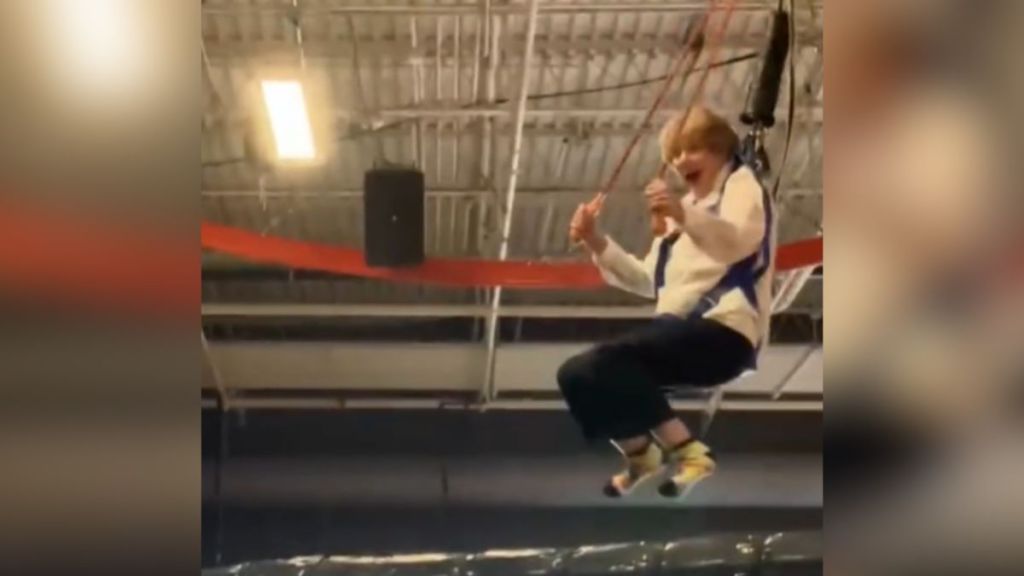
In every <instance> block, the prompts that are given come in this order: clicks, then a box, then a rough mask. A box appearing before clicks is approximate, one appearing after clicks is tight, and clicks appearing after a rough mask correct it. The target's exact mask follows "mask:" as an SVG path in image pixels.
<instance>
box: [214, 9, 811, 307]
mask: <svg viewBox="0 0 1024 576" xmlns="http://www.w3.org/2000/svg"><path fill="white" fill-rule="evenodd" d="M775 6H776V2H750V1H739V2H737V7H736V13H735V14H734V15H733V17H732V19H731V21H730V24H729V27H728V29H727V30H726V32H725V35H724V41H723V43H722V46H721V48H720V49H719V50H717V51H716V53H715V54H713V55H711V56H709V54H708V51H705V54H704V56H703V57H702V61H701V63H700V64H702V65H709V64H710V65H711V66H712V70H711V71H710V75H709V76H708V79H707V85H706V87H705V89H704V93H703V96H702V98H701V101H702V103H703V104H705V105H708V106H710V107H711V108H713V109H715V110H717V111H719V112H720V113H722V114H724V115H726V116H727V117H728V118H730V119H731V120H734V121H737V122H736V125H737V128H740V129H742V126H740V125H739V123H738V118H739V115H740V112H741V111H742V110H743V108H744V104H745V101H746V98H747V94H748V91H749V89H750V86H751V84H752V81H753V79H754V78H755V76H756V75H757V73H758V71H759V67H760V59H759V53H760V52H762V51H763V50H764V47H765V44H766V41H767V34H768V29H769V26H770V17H771V11H772V10H773V9H774V8H775ZM705 9H706V3H705V2H697V1H692V0H691V1H660V2H650V1H646V2H643V1H626V0H620V1H617V2H608V1H606V0H594V1H566V0H555V1H549V2H541V5H540V11H539V16H538V19H537V21H536V30H535V35H534V38H533V52H532V57H531V58H530V59H529V60H530V65H529V66H528V67H524V63H525V60H526V59H525V49H526V47H527V44H528V38H527V33H528V26H527V24H528V13H527V12H528V5H527V3H526V2H522V1H500V0H492V1H490V2H487V1H484V0H481V1H478V2H467V1H465V0H461V1H460V0H455V1H437V0H433V1H431V0H422V1H419V2H396V1H390V2H385V1H373V0H361V1H359V2H340V1H333V2H332V1H317V0H304V1H298V2H292V1H291V0H276V1H256V0H252V1H250V0H208V1H206V2H204V3H203V38H202V43H203V56H204V58H203V75H204V85H205V104H204V110H203V117H202V123H203V150H202V159H203V165H204V169H203V180H202V197H203V211H204V217H205V218H206V219H207V220H210V221H214V222H219V223H224V224H228V225H231V226H237V227H240V228H245V229H248V230H253V231H256V232H259V233H263V234H268V235H276V236H283V237H287V238H294V239H301V240H308V241H314V242H322V243H329V244H337V245H343V246H349V247H356V248H358V247H361V245H362V241H363V215H362V182H363V174H364V172H365V171H366V170H367V169H369V168H371V167H373V166H374V165H375V164H378V165H379V164H383V163H394V164H404V165H415V166H417V167H418V168H419V169H421V170H422V171H423V172H424V174H425V176H426V182H427V205H426V206H427V215H426V216H427V219H426V247H427V253H428V256H429V257H456V258H470V257H473V258H495V257H497V255H498V246H499V243H500V237H499V236H500V219H501V217H502V214H501V210H502V206H504V204H505V201H506V198H507V195H508V194H514V202H513V206H514V208H513V217H512V228H511V236H510V239H509V257H510V258H513V259H530V260H537V261H565V260H573V259H580V258H582V255H581V254H580V253H578V252H574V251H572V250H571V249H570V247H569V245H568V241H567V237H566V228H567V226H568V222H569V218H570V216H571V215H572V212H573V210H574V209H575V207H576V205H577V204H578V203H579V202H581V201H583V200H586V199H589V198H590V197H592V195H593V194H594V193H595V191H596V190H598V189H599V188H600V187H601V186H602V184H603V183H604V182H605V181H606V180H607V179H608V177H609V175H610V173H611V171H612V169H613V166H614V164H615V162H616V161H617V160H618V158H619V157H620V156H621V155H622V153H623V151H624V149H625V148H626V146H627V143H628V142H629V140H630V139H631V138H632V137H633V135H634V134H635V133H636V132H637V131H638V130H643V137H642V139H641V141H640V143H639V146H638V148H637V149H636V151H635V152H634V153H633V154H632V156H631V157H630V159H629V161H628V163H627V164H626V166H625V170H624V173H623V176H622V177H621V178H620V180H619V182H618V184H617V186H616V190H615V191H613V193H612V196H611V200H610V201H609V209H608V210H606V216H605V218H604V226H605V227H606V229H607V230H608V231H609V232H610V233H611V234H612V235H614V236H615V237H616V238H618V239H620V240H621V241H622V243H623V244H624V245H626V246H627V247H629V248H631V249H633V250H634V251H642V250H644V249H645V248H646V244H647V242H648V241H649V230H648V228H647V226H648V221H647V218H646V216H645V212H644V208H643V205H642V200H641V196H640V190H641V189H642V188H643V186H644V184H645V183H646V182H647V181H648V180H650V179H651V178H652V177H653V176H654V174H655V172H656V171H657V168H658V161H659V158H658V149H657V142H656V137H655V136H656V130H657V127H658V125H660V123H661V121H663V120H664V119H665V118H667V116H668V115H670V114H672V113H673V112H675V111H677V110H679V109H680V107H681V106H682V105H683V104H685V103H687V102H689V101H690V100H691V96H692V91H693V90H694V87H695V85H696V82H690V83H688V84H687V85H686V87H685V88H684V89H683V90H678V89H674V90H673V91H672V92H670V94H669V97H668V99H667V101H666V103H665V104H664V106H663V109H662V111H661V112H660V113H659V114H658V116H656V119H655V123H654V125H652V126H647V127H643V126H641V123H642V120H643V116H644V114H645V112H646V111H647V109H648V108H649V107H650V105H651V103H652V102H653V100H654V98H655V94H656V91H657V90H658V89H660V87H661V80H662V79H663V78H664V76H665V75H666V74H667V72H668V69H669V67H670V65H671V64H672V61H673V59H674V58H676V57H677V56H678V54H679V50H680V48H679V47H680V43H681V40H682V37H683V35H684V33H685V30H686V27H687V25H688V23H689V22H690V21H691V19H693V18H697V17H700V16H701V15H702V13H703V11H704V10H705ZM793 16H794V21H795V27H796V31H797V34H796V51H795V53H794V54H793V55H792V56H793V57H794V61H793V62H794V65H795V80H796V82H795V86H796V91H795V94H794V95H793V100H794V104H795V113H794V114H793V117H792V119H790V117H789V114H788V107H789V100H790V94H789V91H788V89H787V87H788V85H789V80H788V72H787V76H786V77H784V79H783V87H784V88H783V91H782V94H781V97H780V102H779V109H778V112H777V114H776V117H777V119H778V124H777V125H776V127H775V128H774V129H773V130H772V131H771V132H770V134H769V135H768V139H767V148H768V152H769V155H770V158H771V160H772V164H773V167H774V168H776V169H777V168H778V167H779V166H778V165H779V164H780V163H781V158H782V150H783V148H784V144H785V136H786V130H787V128H788V126H789V122H790V121H792V127H793V131H794V133H793V139H792V143H791V147H790V153H789V158H788V161H787V162H786V164H785V166H784V167H783V168H782V185H781V188H780V195H779V205H780V209H779V213H780V237H779V240H780V242H783V243H784V242H787V241H791V240H797V239H801V238H806V237H809V236H813V235H815V234H818V233H819V232H820V227H821V188H822V184H821V182H822V179H821V165H822V155H821V153H822V143H821V133H822V130H821V126H822V121H823V114H822V95H823V90H822V32H821V30H822V16H821V3H820V2H803V1H800V0H794V2H793ZM709 58H711V60H713V61H708V59H709ZM280 78H290V79H301V81H302V83H303V85H304V86H305V87H306V92H307V99H308V102H309V107H310V113H311V115H312V116H313V118H314V124H313V130H314V132H315V133H316V138H317V142H318V143H319V144H320V146H319V150H318V154H319V155H320V156H321V158H320V162H319V163H317V164H314V165H311V166H302V167H286V166H282V165H279V164H277V163H275V162H274V161H272V160H268V158H269V157H270V156H269V155H267V154H265V153H264V152H263V150H265V149H266V142H264V141H262V140H261V138H260V137H259V136H258V134H259V130H258V129H257V126H258V125H259V123H260V122H261V121H262V115H263V114H264V110H263V108H262V107H261V106H262V104H261V102H260V100H259V99H258V98H255V97H254V94H256V93H257V91H258V88H257V87H258V85H259V83H260V81H261V80H266V79H280ZM523 82H526V84H527V89H528V97H527V102H526V109H525V114H523V116H522V138H523V139H522V154H521V158H520V163H519V167H518V178H517V181H516V184H515V188H514V189H510V186H509V184H510V178H509V176H510V168H511V166H512V142H513V135H514V133H515V129H516V127H517V126H516V122H517V120H518V119H519V118H518V115H517V114H516V107H515V104H516V97H517V95H518V94H519V93H520V90H521V87H522V83H523ZM203 298H204V303H205V305H206V307H207V310H210V311H216V310H220V311H221V312H223V311H225V310H229V311H230V312H231V313H230V314H221V315H220V316H217V318H223V317H228V316H230V317H231V318H235V319H239V318H242V319H244V318H246V317H258V318H264V319H265V318H267V317H272V316H275V315H276V316H287V317H301V316H303V315H304V310H316V311H317V312H318V315H320V316H329V315H330V314H328V312H327V311H330V310H334V311H335V312H336V313H337V314H336V315H339V316H345V315H358V314H355V312H357V311H356V310H355V309H354V308H352V307H353V306H359V305H373V306H376V308H372V310H374V311H375V312H374V314H373V315H374V316H383V315H386V314H385V312H387V311H390V314H392V315H396V316H402V315H404V314H405V312H402V311H403V310H406V311H408V310H409V309H410V305H412V304H416V305H419V306H422V305H425V304H426V305H432V306H434V307H435V308H434V310H435V312H436V313H437V315H440V316H466V315H473V313H472V309H473V307H480V306H481V305H483V304H485V294H484V293H483V291H481V290H476V289H439V288H432V287H426V286H416V285H400V284H392V283H382V282H377V281H369V280H363V279H354V278H338V277H333V276H329V275H326V274H310V273H293V272H289V271H281V270H276V269H270V268H266V267H261V266H256V265H252V264H248V263H242V262H238V261H234V260H231V259H229V258H226V257H224V256H221V255H218V254H207V255H206V256H205V259H204V280H203ZM503 304H504V305H506V306H509V307H510V308H511V307H514V306H523V307H530V308H529V310H530V311H531V314H532V315H536V314H540V315H541V316H559V315H564V316H566V317H569V316H592V317H593V316H602V315H608V314H611V315H616V314H617V315H620V316H621V315H625V316H631V315H632V316H635V315H637V314H636V313H631V312H630V311H629V308H630V307H632V306H635V305H637V304H638V302H637V301H636V300H634V299H632V298H631V297H629V296H625V295H622V294H620V293H617V292H614V291H611V290H606V291H600V292H568V291H566V292H514V291H513V292H506V294H505V297H504V299H503ZM229 305H230V306H234V308H230V307H227V306H229ZM313 305H316V306H318V307H319V308H310V306H313ZM217 306H220V308H217ZM331 306H334V308H330V307H331ZM368 309H370V308H368ZM539 309H543V310H542V311H540V312H538V310H539ZM346 310H348V311H349V312H353V314H348V313H346V312H345V311H346ZM602 310H611V312H608V313H607V314H606V313H605V312H602ZM271 311H276V313H275V314H272V313H271ZM586 311H589V312H586ZM791 311H793V312H797V313H804V314H808V315H811V316H814V317H816V318H820V311H821V282H820V277H818V278H811V281H810V282H807V283H806V284H804V285H803V287H802V289H801V290H800V291H799V295H798V296H797V298H796V299H795V301H794V302H793V304H792V306H791ZM591 312H592V313H591ZM512 313H513V315H514V312H512ZM640 315H642V314H640ZM251 319H252V318H250V321H251ZM250 323H251V322H250Z"/></svg>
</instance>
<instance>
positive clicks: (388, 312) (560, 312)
mask: <svg viewBox="0 0 1024 576" xmlns="http://www.w3.org/2000/svg"><path fill="white" fill-rule="evenodd" d="M490 310H491V308H490V307H489V306H486V305H482V304H480V305H477V304H259V303H213V302H208V303H204V304H203V305H202V315H203V317H204V318H345V317H370V316H372V317H403V318H441V317H444V318H459V317H461V318H471V317H476V318H482V317H485V316H487V315H488V313H489V312H490ZM502 310H503V314H504V315H505V316H512V317H517V318H641V319H642V318H650V317H651V315H652V314H653V312H654V308H653V307H652V306H548V305H542V306H526V305H517V306H506V307H504V308H503V309H502Z"/></svg>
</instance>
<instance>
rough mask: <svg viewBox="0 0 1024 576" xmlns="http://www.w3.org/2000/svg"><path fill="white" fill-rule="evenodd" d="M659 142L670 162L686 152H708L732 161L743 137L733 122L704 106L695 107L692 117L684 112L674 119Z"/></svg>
mask: <svg viewBox="0 0 1024 576" xmlns="http://www.w3.org/2000/svg"><path fill="white" fill-rule="evenodd" d="M684 119H685V121H686V124H685V125H684V124H683V121H684ZM658 140H659V142H660V143H661V159H662V160H663V161H664V162H666V163H671V162H672V160H674V159H675V158H678V157H679V155H680V154H681V153H682V152H683V151H684V150H708V151H709V152H711V153H713V154H715V155H717V156H721V157H722V158H730V157H732V156H733V155H734V154H736V151H737V150H738V149H739V146H740V139H739V136H737V135H736V132H735V131H734V130H733V129H732V126H730V125H729V122H727V121H726V120H725V118H722V117H721V116H719V115H717V114H715V113H714V112H712V111H710V110H708V109H707V108H704V107H703V106H693V107H692V108H690V113H689V114H686V113H685V112H681V113H679V114H677V115H675V116H673V117H672V119H671V120H669V121H668V122H667V123H666V124H665V127H664V128H662V129H661V134H660V135H659V138H658Z"/></svg>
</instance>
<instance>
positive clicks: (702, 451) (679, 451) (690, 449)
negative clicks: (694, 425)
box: [667, 436, 715, 460]
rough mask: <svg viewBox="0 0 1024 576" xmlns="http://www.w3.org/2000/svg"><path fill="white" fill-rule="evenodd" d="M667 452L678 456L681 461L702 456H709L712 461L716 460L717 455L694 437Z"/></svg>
mask: <svg viewBox="0 0 1024 576" xmlns="http://www.w3.org/2000/svg"><path fill="white" fill-rule="evenodd" d="M667 452H668V453H669V454H674V455H676V456H678V457H679V458H680V459H685V458H688V457H693V456H701V455H703V456H707V457H708V458H711V459H712V460H714V459H715V453H714V452H712V451H711V449H710V448H708V446H707V445H706V444H704V443H703V442H701V441H700V440H697V438H695V437H693V436H691V437H689V438H687V439H686V440H683V441H682V442H680V443H678V444H676V445H675V446H673V447H671V448H669V449H668V450H667Z"/></svg>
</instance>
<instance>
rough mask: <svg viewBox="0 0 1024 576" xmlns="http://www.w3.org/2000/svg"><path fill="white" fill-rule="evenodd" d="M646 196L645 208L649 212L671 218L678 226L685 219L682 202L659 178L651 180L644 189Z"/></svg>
mask: <svg viewBox="0 0 1024 576" xmlns="http://www.w3.org/2000/svg"><path fill="white" fill-rule="evenodd" d="M644 196H645V197H646V198H647V208H648V210H650V211H651V214H655V215H657V216H663V217H666V218H671V219H673V220H675V221H676V222H678V223H679V225H680V226H682V225H683V222H684V221H685V220H686V212H685V211H684V210H683V203H682V202H681V201H680V200H679V198H677V197H676V196H675V194H673V193H672V192H671V191H670V190H669V187H668V184H666V183H665V181H664V180H662V179H661V178H655V179H654V180H651V183H650V184H648V185H647V188H646V189H645V190H644Z"/></svg>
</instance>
